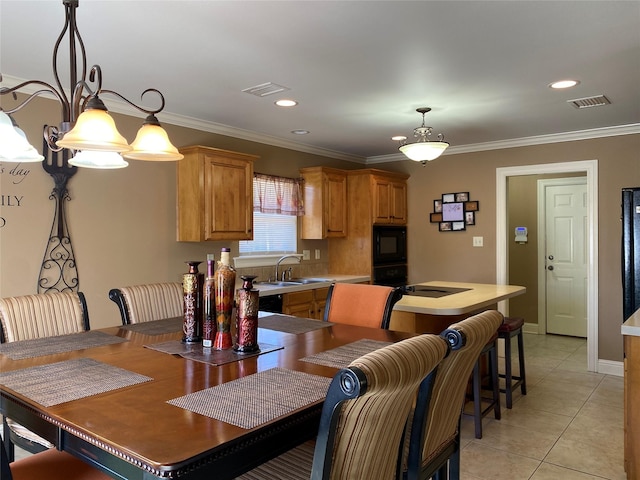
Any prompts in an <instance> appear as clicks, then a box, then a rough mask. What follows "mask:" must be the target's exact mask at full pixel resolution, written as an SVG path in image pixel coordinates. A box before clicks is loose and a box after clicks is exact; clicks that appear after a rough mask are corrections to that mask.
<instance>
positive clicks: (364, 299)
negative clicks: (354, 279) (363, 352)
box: [323, 283, 403, 330]
mask: <svg viewBox="0 0 640 480" xmlns="http://www.w3.org/2000/svg"><path fill="white" fill-rule="evenodd" d="M402 295H403V292H402V289H401V288H394V287H386V286H383V285H367V284H363V283H332V284H331V285H330V286H329V293H328V294H327V304H326V306H325V310H324V318H323V320H324V321H325V322H333V323H345V324H349V325H358V326H364V327H375V328H384V329H385V330H387V329H389V323H390V322H391V311H392V310H393V306H394V305H395V304H396V303H397V302H398V300H400V299H401V298H402Z"/></svg>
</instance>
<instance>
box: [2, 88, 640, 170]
mask: <svg viewBox="0 0 640 480" xmlns="http://www.w3.org/2000/svg"><path fill="white" fill-rule="evenodd" d="M24 81H25V80H23V79H21V78H18V77H13V76H11V75H3V77H2V83H3V86H5V87H8V88H11V87H14V86H16V85H19V84H20V83H22V82H24ZM37 90H41V88H37V85H27V86H26V87H24V88H21V89H20V90H19V91H20V93H25V94H27V95H31V94H33V93H35V92H36V91H37ZM66 93H67V95H70V92H66ZM102 100H103V101H104V103H105V105H106V106H107V108H108V109H109V111H111V112H114V113H120V114H123V115H129V116H132V117H140V118H144V117H145V116H146V115H145V114H143V113H142V112H139V111H138V110H136V109H133V108H131V107H130V106H129V105H127V104H126V103H125V102H122V101H117V100H113V99H110V98H108V97H107V98H104V99H102ZM160 117H162V121H163V122H165V123H167V124H170V125H175V126H179V127H186V128H193V129H195V130H201V131H203V132H209V133H215V134H218V135H224V136H227V137H232V138H238V139H241V140H247V141H249V142H256V143H263V144H265V145H271V146H274V147H280V148H286V149H289V150H295V151H298V152H304V153H309V154H312V155H320V156H323V157H329V158H335V159H338V160H345V161H347V162H355V163H360V164H365V165H371V164H376V163H388V162H397V161H404V160H407V158H406V157H405V156H404V155H403V154H402V153H399V152H398V153H393V154H390V155H377V156H373V157H362V156H359V155H350V154H346V153H343V152H337V151H334V150H329V149H325V148H320V147H314V146H312V145H307V144H304V143H298V142H293V141H289V140H284V139H282V138H277V137H273V136H271V135H265V134H261V133H257V132H251V131H249V130H243V129H241V128H235V127H230V126H228V125H222V124H220V123H215V122H206V121H203V120H199V119H197V118H191V117H185V116H182V115H176V114H173V113H169V112H164V111H163V112H162V113H161V114H160ZM638 133H640V123H633V124H630V125H619V126H613V127H603V128H594V129H591V130H579V131H575V132H564V133H553V134H550V135H538V136H535V137H524V138H514V139H509V140H498V141H496V142H485V143H474V144H469V145H455V146H452V147H449V148H447V150H446V152H445V153H443V154H442V156H447V155H458V154H461V153H473V152H483V151H487V150H500V149H504V148H515V147H527V146H532V145H544V144H548V143H559V142H573V141H576V140H588V139H593V138H602V137H613V136H617V135H632V134H638Z"/></svg>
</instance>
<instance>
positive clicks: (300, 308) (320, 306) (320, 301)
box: [282, 287, 329, 320]
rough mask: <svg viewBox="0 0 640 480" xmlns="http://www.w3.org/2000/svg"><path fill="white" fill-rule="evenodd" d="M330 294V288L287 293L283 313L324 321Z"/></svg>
mask: <svg viewBox="0 0 640 480" xmlns="http://www.w3.org/2000/svg"><path fill="white" fill-rule="evenodd" d="M328 293H329V287H324V288H317V289H315V290H303V291H301V292H291V293H285V294H284V295H283V298H282V313H285V314H287V315H293V316H294V317H304V318H313V319H316V320H322V318H323V316H324V307H325V305H326V303H327V295H328Z"/></svg>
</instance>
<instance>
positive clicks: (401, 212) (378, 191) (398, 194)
mask: <svg viewBox="0 0 640 480" xmlns="http://www.w3.org/2000/svg"><path fill="white" fill-rule="evenodd" d="M371 196H372V214H373V219H372V221H373V223H374V224H393V225H406V224H407V181H406V178H403V177H400V178H398V177H397V176H391V175H389V174H387V175H384V176H383V175H380V174H376V175H371Z"/></svg>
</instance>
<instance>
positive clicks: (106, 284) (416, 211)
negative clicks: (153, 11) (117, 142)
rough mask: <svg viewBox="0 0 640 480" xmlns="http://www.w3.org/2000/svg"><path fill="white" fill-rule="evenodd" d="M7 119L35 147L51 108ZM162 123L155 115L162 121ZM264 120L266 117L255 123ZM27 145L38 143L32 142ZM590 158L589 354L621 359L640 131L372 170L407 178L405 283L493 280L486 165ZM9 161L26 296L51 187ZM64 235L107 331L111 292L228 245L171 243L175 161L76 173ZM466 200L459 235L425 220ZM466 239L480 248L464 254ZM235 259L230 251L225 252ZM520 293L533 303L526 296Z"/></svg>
mask: <svg viewBox="0 0 640 480" xmlns="http://www.w3.org/2000/svg"><path fill="white" fill-rule="evenodd" d="M116 117H117V122H118V125H119V127H120V129H121V131H122V133H123V134H124V135H125V136H126V137H127V138H128V139H129V140H132V139H133V137H134V136H135V132H136V130H137V128H138V126H139V124H140V123H141V120H140V119H137V118H127V117H122V116H116ZM16 120H17V121H18V123H19V124H20V126H21V127H22V128H23V129H24V130H25V131H26V133H27V135H28V136H29V138H30V139H31V141H32V143H34V144H37V142H38V140H37V139H38V138H39V136H40V132H41V126H42V124H44V123H50V124H56V123H57V121H58V112H57V109H56V108H55V104H54V103H53V102H50V101H47V100H38V101H36V102H33V103H32V104H31V105H30V106H29V107H27V108H26V109H25V111H23V112H20V113H19V114H18V115H16ZM160 120H161V121H162V118H160ZM265 121H268V119H265ZM167 130H168V131H169V134H170V136H171V138H172V140H173V141H174V143H175V144H176V145H178V146H186V145H193V144H202V145H209V146H213V147H218V148H224V149H228V150H235V151H239V152H244V153H251V154H256V155H259V156H261V159H260V160H258V161H257V162H256V171H260V172H264V173H271V174H278V175H286V176H297V174H298V169H299V168H301V167H306V166H313V165H319V164H324V165H329V166H335V167H341V168H360V167H361V166H360V165H358V164H355V163H349V162H341V161H338V160H335V159H329V158H325V157H321V156H316V155H310V154H305V153H300V152H296V151H291V150H286V149H282V148H277V147H270V146H266V145H262V144H257V143H253V142H249V141H245V140H241V139H234V138H230V137H224V136H220V135H215V134H211V133H207V132H200V131H195V130H190V129H186V128H181V127H171V126H167ZM36 146H38V147H39V144H37V145H36ZM592 159H597V160H598V162H599V163H598V165H599V189H600V190H599V191H600V198H599V209H600V210H599V215H600V226H599V246H600V249H599V250H600V251H599V254H600V260H599V275H600V278H599V296H600V298H599V305H600V307H599V332H600V333H599V352H600V355H599V356H600V358H601V359H605V360H614V361H619V360H622V340H621V336H620V323H621V317H622V307H621V302H622V293H621V287H620V223H619V212H620V189H621V188H622V187H629V186H637V185H640V135H628V136H620V137H611V138H603V139H595V140H585V141H580V142H566V143H555V144H549V145H542V146H533V147H522V148H513V149H504V150H495V151H489V152H478V153H468V154H459V155H445V156H444V157H441V158H440V159H438V160H436V161H434V162H431V163H429V164H428V165H427V166H426V167H422V165H420V164H419V163H414V162H409V161H402V162H397V163H395V162H394V163H390V164H376V165H372V166H373V167H375V168H383V169H384V168H386V169H389V170H396V171H402V172H406V173H408V174H410V175H411V178H410V179H409V228H410V229H409V258H410V267H409V268H410V269H409V280H410V281H411V282H417V281H426V280H431V279H442V280H459V281H469V282H494V281H495V279H496V266H495V263H496V253H495V252H496V241H495V233H496V213H495V211H496V199H495V193H496V185H495V176H496V173H495V169H496V168H498V167H505V166H516V165H528V164H541V163H553V162H569V161H579V160H592ZM13 166H14V165H12V164H5V165H3V166H2V167H3V169H4V172H3V173H2V174H1V175H0V195H2V198H7V197H13V196H17V197H21V205H20V206H19V207H18V206H6V205H5V206H0V217H3V218H5V219H6V224H5V225H4V226H3V227H0V295H2V296H12V295H23V294H29V293H35V292H36V281H37V278H38V272H39V268H40V263H41V261H42V256H43V253H44V249H45V245H46V240H47V238H48V236H49V230H50V228H51V221H52V218H53V202H52V201H50V200H49V199H48V197H49V194H50V192H51V190H52V186H53V182H52V180H51V178H50V177H49V176H48V175H47V174H46V172H44V171H43V170H42V168H41V166H40V165H39V164H31V165H26V164H25V165H22V168H25V169H28V170H29V171H30V172H29V174H28V175H27V176H26V177H25V178H24V179H23V180H22V182H21V183H18V184H14V183H13V181H14V179H15V176H12V175H9V170H10V169H11V168H12V167H13ZM69 190H70V194H71V198H72V200H71V201H70V202H69V203H68V205H67V206H68V219H69V228H70V230H71V236H72V240H73V245H74V249H75V254H76V258H77V260H78V269H79V273H80V289H81V290H82V291H83V292H85V294H86V296H87V301H88V305H89V310H90V317H91V323H92V326H93V327H94V328H100V327H105V326H109V325H116V324H117V323H118V322H119V316H118V312H117V309H116V307H115V304H113V303H112V302H110V301H109V300H108V298H107V292H108V290H109V289H110V288H113V287H117V286H122V285H129V284H136V283H143V282H154V281H178V280H179V279H180V275H181V274H182V273H183V272H184V271H185V265H184V262H185V261H186V260H191V259H204V258H205V257H206V254H207V253H209V252H219V250H220V248H221V247H222V246H227V245H226V244H223V243H219V242H212V243H210V244H209V243H206V244H189V243H178V242H176V241H175V165H174V164H158V163H144V162H133V161H132V162H130V166H129V167H128V168H126V169H123V170H114V171H92V170H88V169H80V170H79V171H78V173H77V174H76V175H75V176H74V177H73V178H72V179H71V180H70V183H69ZM460 191H468V192H470V196H471V200H478V201H479V204H480V210H479V212H478V213H477V216H476V225H475V226H470V227H469V228H468V229H467V230H466V231H465V232H451V233H441V232H438V228H437V225H436V224H431V223H429V213H430V212H431V211H432V208H433V200H434V199H436V198H439V197H440V195H441V194H442V193H447V192H460ZM473 236H482V237H484V247H483V248H474V247H472V243H471V238H472V237H473ZM229 246H230V247H231V248H232V254H237V243H236V242H232V243H231V245H229ZM299 248H300V249H302V248H311V249H315V248H321V249H322V252H323V257H326V242H325V241H305V242H302V243H301V244H300V246H299ZM527 295H531V294H530V293H528V294H527Z"/></svg>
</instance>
